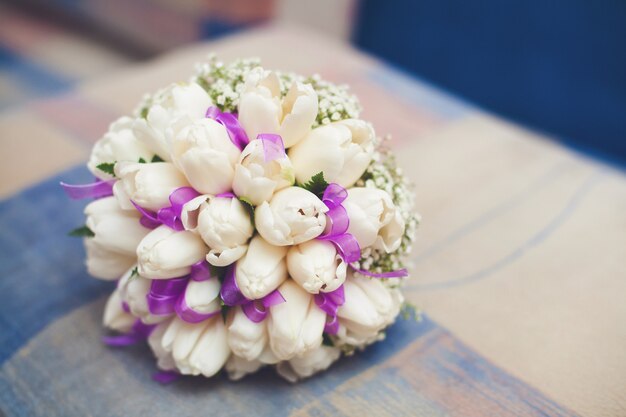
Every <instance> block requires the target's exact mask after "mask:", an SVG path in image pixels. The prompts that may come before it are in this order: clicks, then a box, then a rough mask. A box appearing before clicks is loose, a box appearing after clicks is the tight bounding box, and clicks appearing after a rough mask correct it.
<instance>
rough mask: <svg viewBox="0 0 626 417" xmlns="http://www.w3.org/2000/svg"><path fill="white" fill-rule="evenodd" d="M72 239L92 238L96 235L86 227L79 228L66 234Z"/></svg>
mask: <svg viewBox="0 0 626 417" xmlns="http://www.w3.org/2000/svg"><path fill="white" fill-rule="evenodd" d="M67 235H68V236H72V237H94V236H95V235H96V234H95V233H94V232H92V231H91V229H90V228H88V227H87V226H80V227H77V228H76V229H74V230H72V231H71V232H69V233H68V234H67Z"/></svg>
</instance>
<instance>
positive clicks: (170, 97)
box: [133, 83, 212, 161]
mask: <svg viewBox="0 0 626 417" xmlns="http://www.w3.org/2000/svg"><path fill="white" fill-rule="evenodd" d="M152 100H153V102H152V104H151V105H150V107H149V108H148V110H147V114H146V116H145V118H139V119H137V120H135V122H134V124H133V132H134V134H135V136H136V137H137V139H138V140H139V141H141V142H142V143H143V144H144V145H145V146H147V147H148V148H149V149H151V150H152V151H153V152H154V153H155V154H157V155H158V156H160V157H161V158H162V159H163V160H165V161H170V160H171V156H170V152H171V147H172V144H171V137H169V136H168V135H167V134H166V132H167V130H168V128H169V127H170V125H171V124H172V122H173V121H175V120H176V119H177V118H181V117H182V118H188V119H189V120H191V121H193V120H197V119H202V118H204V117H205V113H206V111H207V109H208V108H209V107H210V106H211V105H212V102H211V98H210V97H209V95H208V94H207V92H206V91H204V89H203V88H202V87H200V86H199V85H198V84H196V83H189V84H172V85H170V86H169V87H168V88H166V89H164V90H163V91H161V92H159V93H157V94H156V95H155V97H154V98H153V99H152Z"/></svg>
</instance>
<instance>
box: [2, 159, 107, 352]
mask: <svg viewBox="0 0 626 417" xmlns="http://www.w3.org/2000/svg"><path fill="white" fill-rule="evenodd" d="M60 180H64V181H67V182H70V183H83V182H88V181H90V180H92V177H91V176H90V174H89V173H88V171H87V170H86V169H85V168H83V167H80V168H75V169H72V170H70V171H67V172H65V173H63V174H62V175H60V176H58V177H54V178H52V179H50V180H48V181H45V182H43V183H41V184H39V185H37V186H35V187H33V188H30V189H28V190H26V191H24V192H22V193H20V194H18V195H16V196H15V197H13V198H9V199H7V200H3V201H1V202H0V230H2V235H1V236H0V364H2V363H3V362H4V361H5V360H6V359H7V358H8V357H10V356H11V355H12V354H13V353H14V352H15V351H16V350H17V349H19V348H20V346H22V345H23V344H24V343H25V342H27V341H28V340H29V339H30V338H31V337H32V336H34V335H35V334H36V333H37V332H39V331H40V330H41V329H43V328H44V327H45V326H46V325H48V324H49V323H51V322H52V321H54V320H56V319H57V318H58V317H60V316H62V315H64V314H66V313H67V312H69V311H71V310H72V309H74V308H76V307H78V306H81V305H83V304H85V303H87V302H89V301H91V300H93V299H95V298H96V297H98V296H100V295H102V294H104V293H105V292H106V290H107V288H111V284H110V283H104V282H101V281H98V280H95V279H93V278H90V277H89V276H88V275H87V273H86V271H85V267H84V257H85V252H84V249H83V245H82V242H81V239H77V238H70V237H68V236H67V232H68V231H69V230H72V229H74V228H75V227H76V226H78V225H79V224H81V223H82V222H84V220H83V218H84V216H83V214H82V210H83V207H84V205H85V203H84V202H76V201H71V200H69V199H68V198H67V197H66V196H65V194H64V193H63V191H62V190H61V188H60V187H59V181H60Z"/></svg>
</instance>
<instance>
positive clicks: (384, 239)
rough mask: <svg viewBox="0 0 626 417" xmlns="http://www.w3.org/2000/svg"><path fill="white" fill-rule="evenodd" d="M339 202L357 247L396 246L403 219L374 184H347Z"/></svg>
mask: <svg viewBox="0 0 626 417" xmlns="http://www.w3.org/2000/svg"><path fill="white" fill-rule="evenodd" d="M343 206H344V208H345V209H346V211H347V213H348V217H349V218H350V226H349V228H348V233H350V234H352V235H353V236H354V237H355V238H356V240H357V241H358V242H359V246H360V247H361V249H365V248H367V247H369V246H374V247H375V248H380V249H383V250H385V251H387V252H393V251H395V250H396V249H398V247H399V246H400V243H401V242H402V235H403V234H404V220H403V219H402V216H401V215H400V213H399V211H398V210H397V209H396V206H395V205H394V204H393V201H392V200H391V197H390V196H389V194H387V192H385V191H383V190H379V189H377V188H362V187H354V188H350V189H349V190H348V198H346V200H345V201H344V202H343Z"/></svg>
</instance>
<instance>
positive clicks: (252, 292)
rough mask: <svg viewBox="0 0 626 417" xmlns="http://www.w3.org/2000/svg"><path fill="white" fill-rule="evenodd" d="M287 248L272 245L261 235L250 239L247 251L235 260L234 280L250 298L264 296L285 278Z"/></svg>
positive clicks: (254, 298)
mask: <svg viewBox="0 0 626 417" xmlns="http://www.w3.org/2000/svg"><path fill="white" fill-rule="evenodd" d="M286 255H287V248H285V247H281V246H273V245H271V244H269V243H267V242H266V241H265V240H264V239H263V238H262V237H261V236H259V235H256V236H254V237H253V238H252V240H251V241H250V245H249V246H248V251H247V252H246V254H245V255H244V256H243V258H241V259H240V260H239V261H237V268H236V271H235V281H236V283H237V287H238V288H239V290H240V291H241V293H242V294H243V295H244V296H245V297H246V298H248V299H250V300H257V299H259V298H262V297H265V296H266V295H268V294H269V293H271V292H272V291H274V290H275V289H276V288H278V286H279V285H280V284H281V283H282V282H283V281H285V280H286V279H287V265H286V262H285V256H286Z"/></svg>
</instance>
